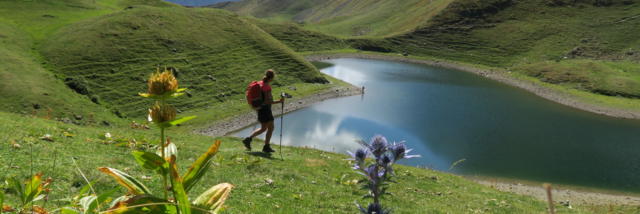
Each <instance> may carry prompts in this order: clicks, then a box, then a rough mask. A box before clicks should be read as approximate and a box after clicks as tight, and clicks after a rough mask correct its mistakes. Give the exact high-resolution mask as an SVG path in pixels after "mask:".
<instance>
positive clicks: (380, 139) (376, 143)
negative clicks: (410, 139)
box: [370, 135, 389, 158]
mask: <svg viewBox="0 0 640 214" xmlns="http://www.w3.org/2000/svg"><path fill="white" fill-rule="evenodd" d="M388 145H389V143H387V138H385V137H384V136H382V135H376V136H375V137H373V138H372V139H371V143H370V149H371V153H372V154H373V156H375V157H376V158H379V157H380V156H381V155H382V154H384V153H385V152H387V149H388V148H387V146H388Z"/></svg>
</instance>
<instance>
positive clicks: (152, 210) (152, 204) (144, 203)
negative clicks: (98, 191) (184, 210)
mask: <svg viewBox="0 0 640 214" xmlns="http://www.w3.org/2000/svg"><path fill="white" fill-rule="evenodd" d="M105 213H107V214H140V213H149V214H156V213H167V214H173V213H178V210H177V209H176V206H175V205H174V204H173V203H171V202H168V201H166V200H164V199H160V198H156V197H153V196H152V195H137V196H134V197H131V198H128V199H127V200H124V201H120V202H118V203H117V204H115V206H113V207H111V208H109V210H107V211H106V212H105Z"/></svg>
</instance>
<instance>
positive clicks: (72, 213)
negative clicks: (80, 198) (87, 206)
mask: <svg viewBox="0 0 640 214" xmlns="http://www.w3.org/2000/svg"><path fill="white" fill-rule="evenodd" d="M60 214H81V212H80V211H78V210H76V209H73V208H71V207H63V208H60Z"/></svg>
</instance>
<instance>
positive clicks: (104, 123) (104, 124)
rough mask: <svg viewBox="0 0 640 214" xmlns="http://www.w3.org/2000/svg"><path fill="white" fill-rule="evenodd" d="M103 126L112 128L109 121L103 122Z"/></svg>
mask: <svg viewBox="0 0 640 214" xmlns="http://www.w3.org/2000/svg"><path fill="white" fill-rule="evenodd" d="M102 125H103V126H111V123H109V122H108V121H106V120H103V121H102Z"/></svg>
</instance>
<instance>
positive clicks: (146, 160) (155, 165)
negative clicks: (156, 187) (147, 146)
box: [131, 151, 167, 175]
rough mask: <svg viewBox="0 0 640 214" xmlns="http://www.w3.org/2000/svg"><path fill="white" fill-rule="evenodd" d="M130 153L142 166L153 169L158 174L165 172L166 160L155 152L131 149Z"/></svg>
mask: <svg viewBox="0 0 640 214" xmlns="http://www.w3.org/2000/svg"><path fill="white" fill-rule="evenodd" d="M131 154H132V155H133V157H134V158H135V159H136V161H137V162H138V164H140V166H142V167H143V168H145V169H150V170H153V171H155V172H157V173H158V174H160V175H164V174H165V173H166V168H167V162H166V161H165V160H163V159H162V157H160V156H158V155H157V154H154V153H151V152H143V151H133V152H132V153H131Z"/></svg>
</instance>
